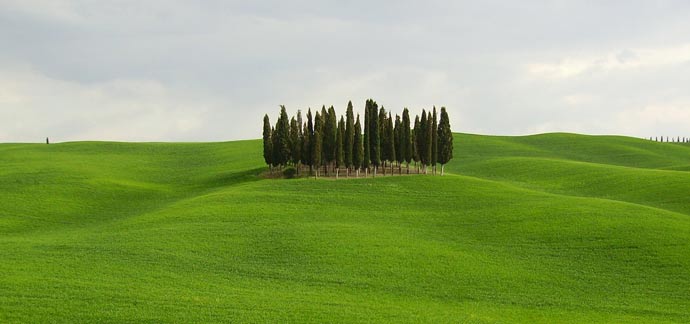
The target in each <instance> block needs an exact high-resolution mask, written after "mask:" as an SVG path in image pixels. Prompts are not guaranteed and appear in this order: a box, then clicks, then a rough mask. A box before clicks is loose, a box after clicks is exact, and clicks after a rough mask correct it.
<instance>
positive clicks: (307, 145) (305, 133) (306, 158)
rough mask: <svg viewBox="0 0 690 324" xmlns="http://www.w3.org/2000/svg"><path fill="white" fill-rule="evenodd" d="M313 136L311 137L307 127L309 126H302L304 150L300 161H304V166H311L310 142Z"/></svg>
mask: <svg viewBox="0 0 690 324" xmlns="http://www.w3.org/2000/svg"><path fill="white" fill-rule="evenodd" d="M310 138H311V136H309V128H308V127H307V124H306V123H305V124H304V125H302V137H301V141H302V142H301V144H302V150H301V151H300V153H301V156H300V161H302V164H304V165H311V151H310V148H311V142H310Z"/></svg>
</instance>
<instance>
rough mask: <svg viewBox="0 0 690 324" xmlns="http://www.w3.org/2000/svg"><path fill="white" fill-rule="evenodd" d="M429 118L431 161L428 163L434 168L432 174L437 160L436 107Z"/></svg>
mask: <svg viewBox="0 0 690 324" xmlns="http://www.w3.org/2000/svg"><path fill="white" fill-rule="evenodd" d="M432 116H433V117H432V118H431V160H429V163H430V164H431V165H432V166H433V167H434V174H435V172H436V161H437V160H438V123H437V119H436V118H437V117H436V106H434V113H433V115H432Z"/></svg>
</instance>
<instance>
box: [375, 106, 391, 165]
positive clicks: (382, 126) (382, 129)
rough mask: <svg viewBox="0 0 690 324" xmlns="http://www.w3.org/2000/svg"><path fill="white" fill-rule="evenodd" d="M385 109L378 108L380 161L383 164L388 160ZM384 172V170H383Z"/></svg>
mask: <svg viewBox="0 0 690 324" xmlns="http://www.w3.org/2000/svg"><path fill="white" fill-rule="evenodd" d="M386 117H387V115H386V109H385V108H383V107H381V109H380V110H379V117H378V118H379V138H381V162H382V164H385V161H390V156H388V130H387V129H386V126H387V121H386ZM384 172H385V170H384Z"/></svg>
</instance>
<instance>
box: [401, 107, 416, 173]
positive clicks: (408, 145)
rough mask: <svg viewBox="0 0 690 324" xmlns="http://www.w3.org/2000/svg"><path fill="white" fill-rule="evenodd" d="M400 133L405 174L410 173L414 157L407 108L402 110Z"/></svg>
mask: <svg viewBox="0 0 690 324" xmlns="http://www.w3.org/2000/svg"><path fill="white" fill-rule="evenodd" d="M402 133H403V134H402V142H403V145H402V146H404V147H405V151H404V152H403V159H404V160H405V162H406V164H407V173H410V162H412V157H413V156H414V141H413V140H412V130H411V129H410V111H409V110H407V108H405V109H403V118H402Z"/></svg>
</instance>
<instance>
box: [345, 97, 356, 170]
mask: <svg viewBox="0 0 690 324" xmlns="http://www.w3.org/2000/svg"><path fill="white" fill-rule="evenodd" d="M354 141H355V115H354V112H353V111H352V101H348V103H347V111H346V112H345V138H344V145H345V166H346V167H347V168H348V172H349V169H350V168H352V166H353V164H354V163H353V154H354Z"/></svg>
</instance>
